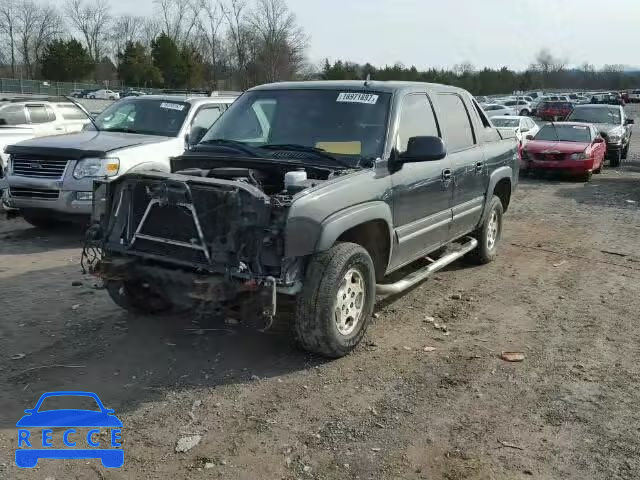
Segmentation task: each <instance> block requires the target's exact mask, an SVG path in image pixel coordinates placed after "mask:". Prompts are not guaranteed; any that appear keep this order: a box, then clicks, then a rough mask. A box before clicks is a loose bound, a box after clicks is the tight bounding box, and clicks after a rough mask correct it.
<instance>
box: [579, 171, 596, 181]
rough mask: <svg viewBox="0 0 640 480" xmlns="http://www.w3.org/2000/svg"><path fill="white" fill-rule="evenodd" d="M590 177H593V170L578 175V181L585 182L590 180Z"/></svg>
mask: <svg viewBox="0 0 640 480" xmlns="http://www.w3.org/2000/svg"><path fill="white" fill-rule="evenodd" d="M592 177H593V172H587V173H584V174H582V175H580V181H581V182H585V183H589V182H590V181H591V178H592Z"/></svg>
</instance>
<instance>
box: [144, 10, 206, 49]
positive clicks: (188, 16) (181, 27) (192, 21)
mask: <svg viewBox="0 0 640 480" xmlns="http://www.w3.org/2000/svg"><path fill="white" fill-rule="evenodd" d="M154 3H155V4H156V6H157V8H158V9H159V11H160V16H161V19H162V28H163V30H164V32H165V33H166V34H167V35H168V36H169V37H170V38H171V39H172V40H173V41H174V42H176V43H177V44H185V43H187V42H188V41H189V40H190V39H191V35H192V32H193V30H194V28H195V27H196V24H197V22H198V14H199V11H200V2H198V1H196V0H154Z"/></svg>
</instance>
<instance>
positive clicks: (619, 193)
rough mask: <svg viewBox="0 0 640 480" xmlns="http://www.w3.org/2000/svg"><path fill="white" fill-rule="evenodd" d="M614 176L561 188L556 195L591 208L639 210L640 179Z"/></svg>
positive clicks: (621, 175)
mask: <svg viewBox="0 0 640 480" xmlns="http://www.w3.org/2000/svg"><path fill="white" fill-rule="evenodd" d="M614 175H616V176H611V175H608V176H604V177H597V178H596V177H594V179H593V181H592V182H591V183H588V184H585V185H584V186H581V187H577V188H576V187H574V188H561V189H559V190H558V192H557V193H556V195H558V196H560V197H563V198H569V199H572V200H575V201H576V202H578V203H580V204H585V205H590V206H598V207H616V208H631V209H637V208H638V207H639V206H640V178H628V177H624V176H623V174H620V175H618V174H614Z"/></svg>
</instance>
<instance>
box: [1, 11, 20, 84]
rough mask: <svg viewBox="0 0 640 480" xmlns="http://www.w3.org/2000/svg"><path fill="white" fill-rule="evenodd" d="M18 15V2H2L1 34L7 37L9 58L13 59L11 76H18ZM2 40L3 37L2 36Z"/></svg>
mask: <svg viewBox="0 0 640 480" xmlns="http://www.w3.org/2000/svg"><path fill="white" fill-rule="evenodd" d="M16 16H17V3H16V1H15V0H2V2H1V3H0V34H2V36H3V37H5V41H6V42H8V44H9V46H8V49H9V58H10V60H11V76H12V77H13V78H15V77H16V36H17V28H16V23H17V20H16ZM0 40H1V38H0Z"/></svg>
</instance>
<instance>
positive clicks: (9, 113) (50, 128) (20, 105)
mask: <svg viewBox="0 0 640 480" xmlns="http://www.w3.org/2000/svg"><path fill="white" fill-rule="evenodd" d="M88 123H90V120H89V115H88V114H87V112H86V111H85V110H83V109H82V108H81V107H79V106H78V105H76V104H74V103H72V102H69V101H60V102H54V101H49V100H38V99H34V100H24V99H16V100H12V101H9V102H4V103H0V178H1V177H2V172H3V171H4V169H5V168H6V165H7V160H8V155H6V154H5V153H4V149H5V147H6V146H7V145H12V144H14V143H18V142H21V141H22V140H29V139H30V138H37V137H45V136H49V135H62V134H65V133H73V132H79V131H80V130H82V129H83V128H84V126H85V125H86V124H88ZM1 188H2V186H1V185H0V189H1Z"/></svg>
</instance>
